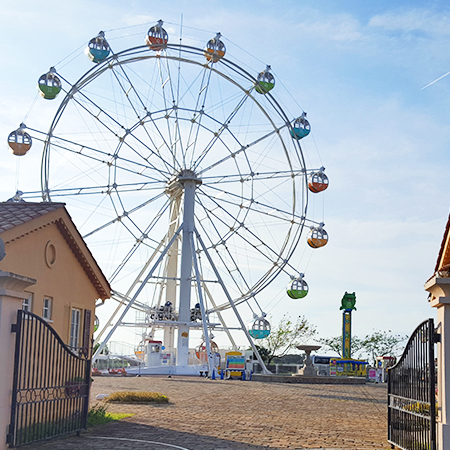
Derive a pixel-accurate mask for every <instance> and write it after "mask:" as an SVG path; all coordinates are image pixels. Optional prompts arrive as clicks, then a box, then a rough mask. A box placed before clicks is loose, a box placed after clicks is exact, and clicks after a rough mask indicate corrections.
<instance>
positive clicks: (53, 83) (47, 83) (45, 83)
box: [38, 67, 61, 100]
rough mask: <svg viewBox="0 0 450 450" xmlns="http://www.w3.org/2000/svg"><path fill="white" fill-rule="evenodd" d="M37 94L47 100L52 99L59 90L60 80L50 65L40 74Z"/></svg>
mask: <svg viewBox="0 0 450 450" xmlns="http://www.w3.org/2000/svg"><path fill="white" fill-rule="evenodd" d="M38 89H39V94H40V95H41V96H42V97H44V98H45V99H47V100H53V99H54V98H55V97H56V96H57V95H58V94H59V93H60V91H61V80H60V79H59V78H58V76H57V75H56V70H55V68H54V67H51V68H50V70H49V71H48V72H47V73H44V75H41V77H40V78H39V80H38Z"/></svg>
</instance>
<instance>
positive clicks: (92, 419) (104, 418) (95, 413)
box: [87, 405, 134, 427]
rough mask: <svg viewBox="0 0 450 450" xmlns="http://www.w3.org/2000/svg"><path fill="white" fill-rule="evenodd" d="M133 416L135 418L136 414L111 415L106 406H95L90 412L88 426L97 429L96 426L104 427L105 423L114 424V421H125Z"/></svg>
mask: <svg viewBox="0 0 450 450" xmlns="http://www.w3.org/2000/svg"><path fill="white" fill-rule="evenodd" d="M132 416H134V414H124V413H109V412H107V411H106V407H105V406H102V405H94V406H93V407H92V408H91V409H90V410H89V414H88V420H87V424H88V427H95V426H96V425H103V424H104V423H108V422H112V421H113V420H120V419H125V418H126V417H132Z"/></svg>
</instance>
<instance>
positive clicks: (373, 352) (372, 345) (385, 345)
mask: <svg viewBox="0 0 450 450" xmlns="http://www.w3.org/2000/svg"><path fill="white" fill-rule="evenodd" d="M407 339H408V336H401V335H399V334H392V332H391V331H374V332H373V333H372V334H368V335H367V336H366V337H365V338H364V339H363V340H362V343H363V348H364V351H365V353H366V354H367V355H368V356H369V357H370V358H371V359H372V364H373V365H375V364H376V357H377V356H399V355H400V354H401V353H402V352H403V348H404V346H405V341H406V340H407Z"/></svg>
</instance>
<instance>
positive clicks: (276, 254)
mask: <svg viewBox="0 0 450 450" xmlns="http://www.w3.org/2000/svg"><path fill="white" fill-rule="evenodd" d="M215 204H216V205H217V207H218V208H219V209H220V210H221V211H222V212H223V213H224V214H225V216H226V217H228V218H229V219H230V220H232V221H233V222H236V221H237V220H236V218H235V217H234V216H233V215H232V214H231V213H230V212H229V211H228V208H225V207H223V206H221V205H220V204H219V203H217V202H216V203H215ZM202 206H203V208H204V210H205V211H207V212H208V215H211V216H214V218H215V220H216V221H217V222H219V223H222V224H223V225H225V226H227V227H228V228H230V227H229V224H228V223H227V222H226V221H225V220H224V219H223V218H222V217H219V215H218V214H216V213H215V212H214V211H212V210H211V209H207V208H206V207H205V206H204V205H203V204H202ZM290 222H291V221H290ZM238 224H239V226H235V227H232V228H233V230H232V233H231V234H229V236H227V239H225V241H226V240H228V239H230V237H231V236H232V235H233V236H239V238H240V239H242V240H243V241H245V242H246V243H247V244H248V245H250V246H251V247H253V248H254V249H255V250H257V252H258V253H260V255H263V256H264V257H265V258H267V259H268V260H269V261H270V262H271V263H274V262H276V261H274V260H273V258H275V257H277V258H278V259H279V257H280V253H281V251H282V250H283V249H280V250H274V249H272V248H271V247H270V246H269V245H267V243H266V242H265V241H264V240H263V239H261V238H260V237H259V236H258V235H257V234H256V233H254V232H252V231H251V230H250V228H249V227H248V226H246V225H245V224H244V222H240V223H239V222H238ZM291 224H292V222H291ZM301 224H302V223H298V224H297V225H301ZM292 225H294V224H292ZM290 228H292V227H290ZM241 229H244V230H245V231H246V232H248V233H249V235H250V236H251V237H252V238H253V239H255V240H256V241H257V242H258V246H256V245H255V244H254V243H252V242H251V241H250V240H249V239H248V238H246V237H244V236H243V235H242V234H241V233H240V232H239V230H241ZM222 241H224V239H222ZM261 246H262V247H263V248H266V249H267V250H268V252H267V254H266V253H264V252H263V251H261V249H260V248H259V247H261Z"/></svg>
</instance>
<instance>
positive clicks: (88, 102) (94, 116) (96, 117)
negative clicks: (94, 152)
mask: <svg viewBox="0 0 450 450" xmlns="http://www.w3.org/2000/svg"><path fill="white" fill-rule="evenodd" d="M77 93H78V95H80V96H81V97H82V99H83V100H84V101H85V102H86V105H91V106H93V107H94V108H96V109H97V110H98V111H97V114H94V112H93V111H91V110H90V109H89V108H88V107H87V106H86V105H85V104H83V102H82V101H81V99H78V98H77V97H75V95H73V96H72V99H73V101H74V102H75V103H76V104H77V105H78V106H80V107H81V108H82V109H83V110H84V111H85V112H86V113H87V114H88V115H89V116H91V118H92V119H94V121H95V122H96V123H99V124H100V125H102V126H103V127H104V128H105V129H106V130H107V131H109V132H110V133H111V134H112V135H113V136H116V137H117V138H120V136H119V134H118V132H117V131H114V130H113V129H112V128H111V127H110V126H109V125H107V124H106V122H104V121H103V120H102V119H100V116H101V115H102V114H103V115H104V116H106V118H108V119H109V120H110V121H111V122H112V123H113V124H114V125H116V126H117V127H118V128H119V129H121V130H123V129H126V127H124V126H123V125H122V124H121V123H120V122H118V121H117V120H116V119H114V117H112V116H111V115H110V114H109V113H108V112H106V111H105V109H104V108H102V107H100V106H98V105H97V103H95V102H94V101H93V100H91V99H90V98H89V97H87V96H86V95H85V94H84V92H81V91H77Z"/></svg>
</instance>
